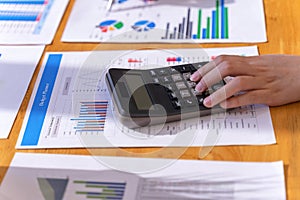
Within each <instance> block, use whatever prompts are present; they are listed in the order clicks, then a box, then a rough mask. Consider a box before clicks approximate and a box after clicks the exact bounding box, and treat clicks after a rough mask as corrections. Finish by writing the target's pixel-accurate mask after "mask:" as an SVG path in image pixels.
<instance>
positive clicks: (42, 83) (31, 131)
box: [17, 46, 275, 148]
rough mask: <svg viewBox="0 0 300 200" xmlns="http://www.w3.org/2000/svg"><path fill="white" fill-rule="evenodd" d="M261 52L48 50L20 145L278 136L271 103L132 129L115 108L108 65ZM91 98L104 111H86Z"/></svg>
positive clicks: (255, 140)
mask: <svg viewBox="0 0 300 200" xmlns="http://www.w3.org/2000/svg"><path fill="white" fill-rule="evenodd" d="M257 53H258V52H257V47H254V46H253V47H239V48H222V49H217V48H216V49H173V50H170V49H169V50H144V51H96V52H65V53H61V52H56V53H48V54H47V55H46V57H45V60H44V64H43V67H42V69H41V71H40V74H39V77H38V80H37V84H36V87H35V89H34V91H33V95H32V97H31V101H30V103H29V106H28V110H27V112H26V116H25V119H24V123H23V126H22V129H21V133H20V136H19V139H18V142H17V148H67V147H119V146H121V147H130V146H214V145H234V144H242V145H244V144H247V145H257V144H272V143H275V136H274V131H273V127H272V121H271V117H270V112H269V108H268V107H267V106H263V105H252V106H247V107H244V108H240V109H236V110H232V111H229V112H225V111H224V113H219V114H216V115H211V116H207V117H201V118H193V119H189V120H182V121H178V122H174V123H167V124H165V125H164V126H161V125H158V126H150V127H149V126H148V127H145V128H140V129H135V130H132V129H128V128H126V127H125V126H122V125H121V124H120V123H118V120H117V118H115V115H113V112H112V110H113V109H114V108H113V106H112V103H111V100H110V97H109V95H108V92H107V91H106V84H105V80H104V78H103V77H102V76H103V75H104V72H105V70H107V67H121V68H124V67H128V68H135V69H137V68H146V67H150V68H152V67H160V66H167V65H175V64H180V63H187V62H200V61H207V60H210V59H212V58H213V57H214V56H216V55H219V54H235V55H257ZM86 106H88V107H90V106H93V107H94V108H96V107H97V106H100V107H102V108H103V109H104V110H103V112H104V113H102V114H100V115H99V116H98V115H97V114H96V115H97V116H94V114H90V115H86V113H85V109H86ZM83 115H84V116H83ZM83 117H84V118H83ZM100 118H101V119H100ZM95 120H96V122H95ZM95 123H96V124H95ZM83 126H84V127H83Z"/></svg>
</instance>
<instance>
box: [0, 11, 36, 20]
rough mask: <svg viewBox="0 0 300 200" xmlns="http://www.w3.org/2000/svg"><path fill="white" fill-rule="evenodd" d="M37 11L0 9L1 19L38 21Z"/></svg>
mask: <svg viewBox="0 0 300 200" xmlns="http://www.w3.org/2000/svg"><path fill="white" fill-rule="evenodd" d="M38 16H39V13H37V12H15V11H0V21H1V20H7V21H37V19H38Z"/></svg>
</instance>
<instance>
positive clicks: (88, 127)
mask: <svg viewBox="0 0 300 200" xmlns="http://www.w3.org/2000/svg"><path fill="white" fill-rule="evenodd" d="M80 103H81V105H80V111H79V116H78V117H77V118H72V119H71V121H76V123H77V124H76V126H74V129H75V132H86V131H89V132H90V131H92V132H95V131H96V132H102V131H104V126H105V119H106V112H107V107H108V101H106V100H105V101H91V102H80Z"/></svg>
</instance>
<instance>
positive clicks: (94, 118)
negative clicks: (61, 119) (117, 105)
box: [71, 117, 105, 121]
mask: <svg viewBox="0 0 300 200" xmlns="http://www.w3.org/2000/svg"><path fill="white" fill-rule="evenodd" d="M101 119H105V117H93V118H87V117H81V118H72V119H71V120H72V121H79V120H86V121H87V120H101Z"/></svg>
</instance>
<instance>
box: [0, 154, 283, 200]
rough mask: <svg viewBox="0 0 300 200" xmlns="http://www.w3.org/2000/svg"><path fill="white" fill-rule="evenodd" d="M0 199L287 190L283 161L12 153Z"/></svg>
mask: <svg viewBox="0 0 300 200" xmlns="http://www.w3.org/2000/svg"><path fill="white" fill-rule="evenodd" d="M16 190H17V191H18V192H16ZM0 197H1V199H61V200H69V199H72V200H84V199H118V200H153V199H160V200H169V199H170V198H171V199H174V200H182V199H185V200H198V199H211V200H214V199H215V200H219V199H261V200H264V199H278V200H284V199H286V192H285V182H284V170H283V163H282V161H277V162H224V161H199V160H175V159H157V158H156V159H155V158H152V159H150V158H128V157H103V156H102V157H99V156H78V155H57V154H29V153H16V155H15V157H14V159H13V160H12V163H11V166H10V168H9V169H8V171H7V173H6V175H5V177H4V180H3V181H2V183H1V186H0ZM249 197H250V198H249Z"/></svg>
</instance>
